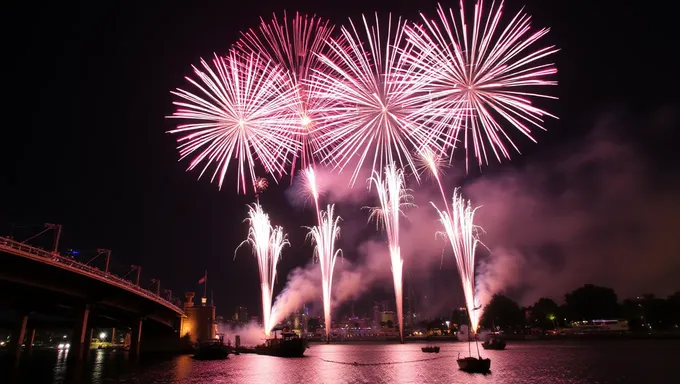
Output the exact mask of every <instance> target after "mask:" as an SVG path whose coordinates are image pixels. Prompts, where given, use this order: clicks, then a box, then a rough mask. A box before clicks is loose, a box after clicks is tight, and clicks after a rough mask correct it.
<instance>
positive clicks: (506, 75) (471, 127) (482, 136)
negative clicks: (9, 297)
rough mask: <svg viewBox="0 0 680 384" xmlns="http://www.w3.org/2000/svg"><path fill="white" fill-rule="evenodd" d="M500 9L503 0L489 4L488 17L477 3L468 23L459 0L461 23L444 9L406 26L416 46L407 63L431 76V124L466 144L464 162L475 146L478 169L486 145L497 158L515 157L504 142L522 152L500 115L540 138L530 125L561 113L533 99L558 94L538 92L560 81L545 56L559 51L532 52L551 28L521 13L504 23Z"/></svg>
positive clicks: (444, 140) (448, 143)
mask: <svg viewBox="0 0 680 384" xmlns="http://www.w3.org/2000/svg"><path fill="white" fill-rule="evenodd" d="M502 10H503V2H501V3H500V4H499V6H498V7H495V4H492V6H491V9H490V12H489V14H488V15H485V13H484V4H483V1H482V0H480V1H479V2H478V3H477V4H476V5H475V11H474V15H473V19H472V20H468V19H467V18H466V14H465V12H464V9H463V1H462V0H461V2H460V21H457V19H456V17H455V13H454V10H453V9H449V10H445V9H444V8H442V7H441V6H439V8H438V12H437V13H438V16H439V18H438V20H431V19H428V18H427V17H426V16H425V15H422V14H421V16H422V19H423V21H424V25H423V26H420V25H410V26H409V27H407V28H406V35H407V36H408V41H409V43H411V44H413V46H414V48H413V49H412V50H410V51H407V52H405V60H406V61H407V62H409V63H410V64H412V65H414V66H415V67H417V68H418V69H419V70H421V71H422V73H423V75H424V76H426V77H427V78H429V81H428V85H427V87H426V91H427V99H428V101H430V103H429V104H428V107H427V108H426V109H425V110H423V114H424V115H425V116H426V117H425V118H427V119H428V121H431V122H432V124H433V128H435V131H436V132H437V135H436V136H437V137H438V140H440V145H442V146H444V147H446V148H447V149H450V150H451V152H453V150H454V149H455V147H456V144H457V143H458V142H459V141H463V143H464V145H465V151H466V157H468V160H466V163H467V162H468V161H469V148H468V146H469V145H470V144H472V147H473V150H474V156H475V157H476V158H477V159H478V162H479V165H480V166H481V165H482V164H483V163H488V157H487V152H488V149H487V144H485V143H488V146H489V148H490V150H491V151H492V152H493V154H494V155H495V157H496V158H497V159H498V160H499V161H500V160H501V157H503V158H509V157H510V152H509V150H508V149H507V147H506V143H509V144H510V145H511V146H512V147H513V148H515V150H517V151H519V150H518V149H517V146H516V145H515V144H514V142H513V141H512V139H511V138H510V136H509V135H508V133H507V132H506V131H505V130H504V129H503V127H502V126H501V123H500V121H499V120H501V119H502V120H506V121H507V122H508V123H510V125H512V126H513V127H514V128H516V129H517V130H519V131H520V132H521V133H523V134H524V135H526V136H527V137H529V139H531V140H532V141H535V140H534V138H533V137H532V136H531V128H532V127H535V128H540V129H544V128H543V123H544V117H545V116H550V117H553V118H556V117H555V116H553V115H552V114H550V113H548V112H546V111H545V110H543V109H541V108H539V107H536V106H534V105H533V103H532V98H554V97H550V96H547V95H545V94H542V93H539V92H538V91H536V90H535V89H536V87H541V86H549V85H556V84H557V82H555V81H552V80H548V79H547V78H548V77H549V76H550V75H554V74H555V73H557V69H556V68H555V67H554V65H553V64H552V63H543V59H544V58H545V57H546V56H549V55H552V54H553V53H555V52H557V51H558V49H556V48H555V47H553V46H549V47H545V48H539V49H537V50H532V49H530V48H531V47H532V46H534V45H535V43H537V42H538V41H539V40H540V39H541V37H543V36H544V35H545V34H547V33H548V31H549V29H547V28H545V29H540V30H538V31H532V30H531V18H530V17H529V16H528V15H527V14H525V13H523V12H519V13H518V14H517V15H515V17H513V18H512V19H511V20H510V22H509V23H508V24H507V25H505V26H503V25H502V24H501V15H502ZM466 21H471V25H470V24H467V23H466ZM461 130H462V131H464V134H463V135H462V136H463V137H462V138H461V137H460V136H461V135H460V133H461V132H460V131H461ZM466 167H467V165H466Z"/></svg>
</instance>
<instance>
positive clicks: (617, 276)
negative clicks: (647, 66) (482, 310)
mask: <svg viewBox="0 0 680 384" xmlns="http://www.w3.org/2000/svg"><path fill="white" fill-rule="evenodd" d="M663 116H664V119H662V120H661V123H662V125H663V124H668V125H669V124H672V119H671V120H669V116H668V115H667V114H664V115H663ZM658 117H659V116H655V118H654V119H652V120H651V121H645V122H643V123H641V124H640V127H639V128H638V129H641V130H646V131H647V132H649V133H650V135H648V136H649V138H650V141H652V142H654V141H660V140H664V137H666V136H665V132H664V130H663V129H662V130H653V129H652V127H653V126H657V127H658V124H659V120H658ZM627 120H629V119H626V118H624V117H618V116H609V117H607V118H605V119H602V121H601V122H600V124H599V125H598V126H597V127H596V128H595V129H594V130H593V131H592V133H591V134H589V135H588V136H587V137H585V138H584V139H583V140H581V141H580V142H579V143H577V144H575V145H570V146H566V147H565V148H562V150H561V151H560V152H558V153H557V154H555V155H553V156H551V157H550V158H548V159H547V160H546V161H545V162H543V163H538V164H537V163H535V162H534V163H532V164H533V165H530V166H526V167H524V168H521V169H518V170H515V171H509V172H504V173H503V174H501V175H498V176H492V177H482V178H480V179H478V180H476V181H475V182H473V183H472V184H470V185H468V186H467V187H466V188H465V189H464V192H465V193H466V196H467V197H469V198H471V199H472V200H473V202H474V203H475V204H479V205H482V206H483V207H482V208H481V209H480V210H479V211H478V222H479V223H480V224H481V225H482V226H483V227H484V228H485V230H486V232H487V234H486V235H485V236H484V239H483V240H484V242H485V243H486V244H487V245H488V246H489V247H490V248H491V249H492V250H493V252H492V254H491V255H490V256H489V257H488V258H486V259H485V260H484V261H483V262H482V265H481V266H480V267H479V269H478V270H479V275H478V281H479V282H480V283H481V284H479V288H480V298H481V301H482V302H485V301H486V302H488V299H489V296H490V295H491V294H493V293H498V292H504V293H506V294H510V295H511V296H514V298H516V299H518V300H520V303H521V304H523V305H530V304H532V303H534V302H535V301H536V300H537V299H538V298H540V297H550V298H553V299H556V301H557V302H562V299H563V297H564V296H563V295H564V294H565V293H566V292H569V291H571V290H573V289H575V288H577V287H579V286H581V285H583V284H586V283H593V284H598V285H604V286H609V287H612V288H614V289H615V290H616V291H617V293H618V294H619V297H622V298H626V297H633V296H636V295H639V294H642V293H645V292H653V293H656V294H660V295H666V294H669V293H671V292H672V291H674V290H677V289H678V284H677V276H678V274H680V258H678V255H680V236H678V233H680V228H679V225H678V224H677V222H678V221H677V218H678V217H679V215H680V185H679V184H678V181H677V179H675V180H671V179H669V178H668V177H667V176H668V175H672V174H675V173H674V171H676V170H672V169H662V168H664V167H665V168H668V167H669V165H668V163H665V164H664V163H663V162H661V161H660V159H659V156H658V155H656V154H654V153H649V152H646V148H645V145H643V144H642V143H632V142H630V141H626V140H625V137H623V135H622V134H621V133H620V128H621V127H622V126H624V125H625V124H626V123H624V122H625V121H627ZM676 121H677V120H676ZM646 144H648V145H649V144H652V146H653V145H654V144H653V143H646ZM661 157H663V156H661ZM670 167H671V168H673V167H672V166H670Z"/></svg>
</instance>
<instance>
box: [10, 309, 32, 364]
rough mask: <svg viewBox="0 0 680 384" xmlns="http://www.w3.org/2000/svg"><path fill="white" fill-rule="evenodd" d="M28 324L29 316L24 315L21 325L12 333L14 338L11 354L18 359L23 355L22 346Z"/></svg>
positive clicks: (20, 321) (11, 341) (11, 344)
mask: <svg viewBox="0 0 680 384" xmlns="http://www.w3.org/2000/svg"><path fill="white" fill-rule="evenodd" d="M26 324H28V315H22V316H21V318H20V320H19V324H17V326H16V327H15V328H14V330H13V331H12V338H11V340H10V342H9V350H10V354H11V356H12V357H14V358H17V359H18V358H19V356H20V355H21V344H22V343H23V342H24V336H26Z"/></svg>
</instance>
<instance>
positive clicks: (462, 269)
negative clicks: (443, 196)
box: [430, 189, 479, 332]
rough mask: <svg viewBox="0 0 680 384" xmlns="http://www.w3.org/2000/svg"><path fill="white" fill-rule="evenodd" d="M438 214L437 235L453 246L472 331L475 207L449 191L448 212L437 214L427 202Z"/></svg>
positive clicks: (474, 325)
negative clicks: (445, 238)
mask: <svg viewBox="0 0 680 384" xmlns="http://www.w3.org/2000/svg"><path fill="white" fill-rule="evenodd" d="M430 204H432V206H433V207H434V209H436V210H437V213H438V214H439V220H440V221H441V223H442V225H443V226H444V231H443V232H439V234H441V235H444V236H446V237H447V238H448V239H449V241H450V242H451V247H453V254H454V256H455V257H456V265H457V266H458V273H459V274H460V280H461V282H462V284H463V294H464V295H465V304H466V306H467V310H468V315H469V316H470V325H471V328H472V331H473V332H476V331H477V328H478V326H479V308H478V306H477V304H478V303H477V302H476V301H475V252H476V250H477V245H478V244H479V238H478V236H477V232H478V230H479V227H477V226H475V225H474V216H475V211H477V209H478V208H479V207H477V208H474V209H473V208H472V207H471V205H470V201H469V200H468V201H465V200H464V199H463V197H462V195H460V194H459V193H458V189H456V190H455V191H454V192H453V201H452V208H451V210H450V211H449V210H445V211H440V210H439V208H437V206H436V205H435V204H434V203H432V202H430Z"/></svg>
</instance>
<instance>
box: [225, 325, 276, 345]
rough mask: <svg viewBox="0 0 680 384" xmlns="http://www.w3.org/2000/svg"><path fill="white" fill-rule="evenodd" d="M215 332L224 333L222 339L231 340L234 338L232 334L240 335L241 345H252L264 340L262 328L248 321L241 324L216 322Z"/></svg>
mask: <svg viewBox="0 0 680 384" xmlns="http://www.w3.org/2000/svg"><path fill="white" fill-rule="evenodd" d="M217 332H218V333H221V334H223V335H224V339H225V340H228V341H231V340H235V338H234V336H236V335H238V336H240V337H241V346H244V347H254V346H256V345H259V344H262V343H263V342H264V339H265V337H264V329H262V327H261V326H260V325H259V324H256V323H253V322H251V323H248V324H245V325H242V326H236V325H231V324H225V323H217Z"/></svg>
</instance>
